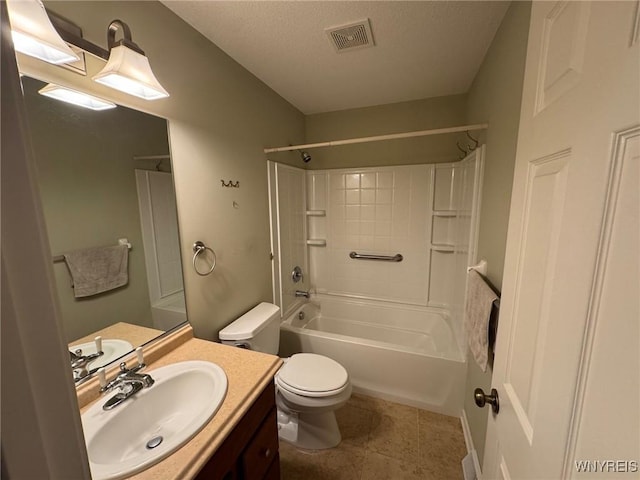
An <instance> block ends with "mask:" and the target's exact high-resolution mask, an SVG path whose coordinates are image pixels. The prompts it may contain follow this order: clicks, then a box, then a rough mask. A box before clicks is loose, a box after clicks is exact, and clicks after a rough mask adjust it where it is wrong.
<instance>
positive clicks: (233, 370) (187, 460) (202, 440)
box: [81, 338, 282, 480]
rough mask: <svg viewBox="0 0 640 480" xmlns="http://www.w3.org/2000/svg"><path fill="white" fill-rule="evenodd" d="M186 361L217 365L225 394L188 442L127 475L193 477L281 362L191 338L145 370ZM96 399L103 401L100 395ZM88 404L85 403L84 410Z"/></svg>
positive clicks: (138, 479)
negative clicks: (223, 376)
mask: <svg viewBox="0 0 640 480" xmlns="http://www.w3.org/2000/svg"><path fill="white" fill-rule="evenodd" d="M185 360H206V361H210V362H214V363H216V364H218V365H219V366H220V367H222V369H223V370H224V372H225V373H226V375H227V380H228V382H229V384H228V388H227V395H226V397H225V399H224V401H223V403H222V405H221V406H220V409H219V410H218V411H217V412H216V414H215V415H214V416H213V418H212V419H211V420H210V421H209V423H208V424H207V425H206V426H205V427H204V428H203V429H202V430H201V431H200V432H199V433H198V434H197V435H196V436H195V437H194V438H192V439H191V440H190V441H189V442H188V443H186V444H185V445H184V446H183V447H182V448H180V449H179V450H177V451H176V452H175V453H173V454H172V455H170V456H168V457H167V458H165V459H164V460H162V461H161V462H159V463H157V464H155V465H154V466H152V467H150V468H148V469H147V470H144V471H142V472H140V473H138V474H137V475H134V476H132V477H130V478H132V479H135V480H168V479H171V480H173V479H190V478H194V477H195V475H196V474H197V473H198V472H199V471H200V469H201V468H202V467H203V466H204V465H205V464H206V463H207V461H208V460H209V459H210V458H211V456H212V455H213V454H214V453H215V451H216V450H217V449H218V447H219V446H220V445H221V444H222V443H223V442H224V440H225V439H226V438H227V436H228V435H229V433H231V431H232V430H233V429H234V427H235V426H236V425H237V423H238V422H239V421H240V419H241V418H242V417H243V416H244V415H245V413H246V412H247V411H248V410H249V407H251V405H252V404H253V402H254V401H255V400H256V399H257V398H258V395H259V394H260V393H261V392H262V390H263V389H264V388H265V387H266V386H267V384H268V383H269V382H272V381H273V376H274V375H275V373H276V372H277V371H278V369H279V368H280V366H281V365H282V361H281V360H280V359H279V358H278V357H276V356H274V355H268V354H265V353H260V352H254V351H251V350H245V349H241V348H236V347H230V346H227V345H222V344H219V343H214V342H209V341H206V340H199V339H194V338H191V339H189V340H187V341H186V342H184V343H182V344H181V345H179V346H177V347H176V348H175V349H173V350H171V351H170V352H168V353H167V354H165V355H164V356H162V357H160V358H159V359H158V360H156V361H154V362H153V363H151V364H149V366H148V367H147V368H146V369H145V372H147V373H149V374H151V375H152V376H153V369H155V368H158V367H162V366H164V365H168V364H171V363H176V362H181V361H185ZM97 401H104V398H103V397H101V398H100V399H98V400H97ZM88 407H89V405H87V406H85V407H84V408H83V409H82V410H81V412H83V411H84V410H85V409H86V408H88Z"/></svg>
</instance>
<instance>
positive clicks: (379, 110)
mask: <svg viewBox="0 0 640 480" xmlns="http://www.w3.org/2000/svg"><path fill="white" fill-rule="evenodd" d="M466 100H467V96H466V95H451V96H448V97H437V98H427V99H424V100H415V101H411V102H401V103H393V104H389V105H379V106H374V107H367V108H355V109H350V110H341V111H338V112H329V113H318V114H315V115H308V116H307V117H306V119H305V120H306V136H307V138H306V142H307V143H314V142H326V141H330V140H342V139H347V138H359V137H368V136H373V135H384V134H388V133H402V132H410V131H415V130H427V129H430V128H442V127H449V126H459V125H464V123H465V108H466ZM455 141H456V135H455V134H454V135H436V136H429V137H420V138H409V139H400V140H389V141H383V142H373V143H362V144H356V145H343V146H339V147H325V148H317V149H312V150H309V153H310V154H311V156H312V157H313V160H312V161H311V162H309V163H308V164H306V168H309V169H323V168H352V167H375V166H381V165H410V164H418V163H439V162H451V161H455V160H457V158H458V153H459V152H458V151H457V150H456V145H455ZM291 157H295V158H297V160H298V162H299V163H298V166H300V167H302V161H300V156H299V155H298V154H297V153H289V152H286V153H278V154H274V155H272V156H271V157H270V158H271V159H272V160H275V161H284V160H285V159H288V158H291Z"/></svg>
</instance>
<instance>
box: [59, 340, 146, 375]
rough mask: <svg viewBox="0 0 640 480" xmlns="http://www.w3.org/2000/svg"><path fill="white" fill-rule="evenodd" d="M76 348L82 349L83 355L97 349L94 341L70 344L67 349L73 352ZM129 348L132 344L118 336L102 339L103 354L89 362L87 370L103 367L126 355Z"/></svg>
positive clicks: (94, 351)
mask: <svg viewBox="0 0 640 480" xmlns="http://www.w3.org/2000/svg"><path fill="white" fill-rule="evenodd" d="M78 349H80V350H82V354H83V355H92V354H94V353H96V351H97V350H96V343H95V342H89V343H81V344H79V345H72V346H71V347H69V350H70V351H72V352H74V353H75V351H76V350H78ZM131 350H133V345H131V344H130V343H129V342H127V341H125V340H120V339H118V338H107V339H103V340H102V352H103V353H104V355H100V356H99V357H98V358H96V359H95V360H94V361H92V362H89V365H88V367H89V370H93V369H95V368H100V367H104V366H105V365H107V364H109V363H111V362H113V361H114V360H117V359H118V358H120V357H121V356H123V355H126V354H127V353H129V352H130V351H131Z"/></svg>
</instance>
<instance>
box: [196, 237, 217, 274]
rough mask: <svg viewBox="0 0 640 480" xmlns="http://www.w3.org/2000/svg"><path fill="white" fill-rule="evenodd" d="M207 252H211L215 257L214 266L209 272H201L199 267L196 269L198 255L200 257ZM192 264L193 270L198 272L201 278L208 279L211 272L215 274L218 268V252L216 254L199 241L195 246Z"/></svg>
mask: <svg viewBox="0 0 640 480" xmlns="http://www.w3.org/2000/svg"><path fill="white" fill-rule="evenodd" d="M207 250H208V251H210V252H211V255H213V264H212V265H211V268H210V269H209V270H208V271H206V272H201V271H200V270H198V267H196V258H198V255H200V254H201V253H202V252H206V251H207ZM192 263H193V269H194V270H195V271H196V273H197V274H198V275H200V276H201V277H206V276H207V275H209V274H210V273H211V272H213V270H214V269H215V268H216V252H214V251H213V249H212V248H211V247H207V246H206V245H205V244H204V243H202V242H201V241H200V240H198V241H197V242H196V243H194V244H193V260H192Z"/></svg>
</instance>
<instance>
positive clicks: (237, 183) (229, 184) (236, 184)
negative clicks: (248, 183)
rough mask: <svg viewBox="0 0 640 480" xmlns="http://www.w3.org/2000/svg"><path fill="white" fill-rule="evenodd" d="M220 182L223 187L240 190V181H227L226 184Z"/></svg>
mask: <svg viewBox="0 0 640 480" xmlns="http://www.w3.org/2000/svg"><path fill="white" fill-rule="evenodd" d="M220 182H222V186H223V187H232V188H240V180H237V181H235V182H234V181H233V180H229V181H228V182H225V181H224V180H220Z"/></svg>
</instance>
